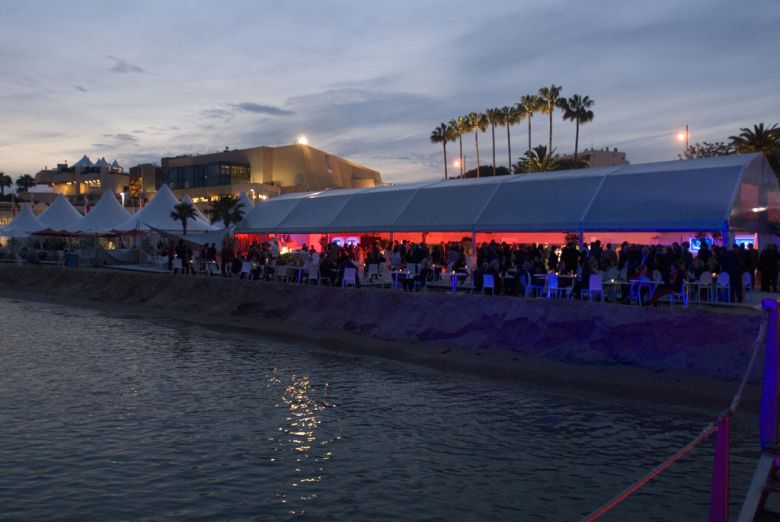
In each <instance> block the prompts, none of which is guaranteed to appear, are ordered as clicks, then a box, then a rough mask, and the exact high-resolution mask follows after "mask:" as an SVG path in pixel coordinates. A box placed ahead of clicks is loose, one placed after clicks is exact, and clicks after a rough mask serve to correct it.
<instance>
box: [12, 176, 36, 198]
mask: <svg viewBox="0 0 780 522" xmlns="http://www.w3.org/2000/svg"><path fill="white" fill-rule="evenodd" d="M34 186H35V178H33V177H32V176H30V175H29V174H22V175H21V176H19V177H18V178H16V192H17V194H21V193H22V192H27V191H28V190H30V189H31V188H32V187H34Z"/></svg>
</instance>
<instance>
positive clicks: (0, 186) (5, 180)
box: [0, 172, 13, 196]
mask: <svg viewBox="0 0 780 522" xmlns="http://www.w3.org/2000/svg"><path fill="white" fill-rule="evenodd" d="M12 183H13V180H12V179H11V176H6V175H5V172H0V195H2V196H5V188H6V187H8V188H11V184H12Z"/></svg>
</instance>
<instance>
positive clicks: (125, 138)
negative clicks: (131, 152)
mask: <svg viewBox="0 0 780 522" xmlns="http://www.w3.org/2000/svg"><path fill="white" fill-rule="evenodd" d="M103 137H104V138H111V139H114V140H116V141H122V142H126V143H138V138H136V137H135V136H133V135H132V134H124V133H120V134H103Z"/></svg>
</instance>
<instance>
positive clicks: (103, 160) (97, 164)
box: [95, 156, 109, 167]
mask: <svg viewBox="0 0 780 522" xmlns="http://www.w3.org/2000/svg"><path fill="white" fill-rule="evenodd" d="M108 166H109V165H108V162H107V161H106V158H105V156H104V157H102V158H100V159H99V160H97V161H96V162H95V167H108Z"/></svg>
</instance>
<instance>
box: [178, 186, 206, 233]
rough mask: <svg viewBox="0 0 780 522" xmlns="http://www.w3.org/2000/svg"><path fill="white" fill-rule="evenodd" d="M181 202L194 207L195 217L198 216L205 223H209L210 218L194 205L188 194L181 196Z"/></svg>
mask: <svg viewBox="0 0 780 522" xmlns="http://www.w3.org/2000/svg"><path fill="white" fill-rule="evenodd" d="M181 202H182V203H189V204H190V205H192V206H193V207H194V208H195V217H196V218H198V219H199V220H200V221H202V222H204V223H206V224H207V225H211V220H209V218H207V217H206V215H205V214H204V213H203V212H201V211H200V209H199V208H198V207H196V206H195V203H194V202H193V201H192V198H191V197H190V195H189V194H184V196H182V198H181ZM187 230H189V227H187Z"/></svg>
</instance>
